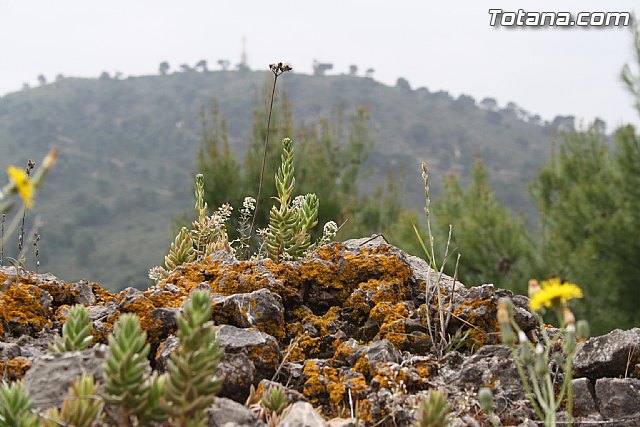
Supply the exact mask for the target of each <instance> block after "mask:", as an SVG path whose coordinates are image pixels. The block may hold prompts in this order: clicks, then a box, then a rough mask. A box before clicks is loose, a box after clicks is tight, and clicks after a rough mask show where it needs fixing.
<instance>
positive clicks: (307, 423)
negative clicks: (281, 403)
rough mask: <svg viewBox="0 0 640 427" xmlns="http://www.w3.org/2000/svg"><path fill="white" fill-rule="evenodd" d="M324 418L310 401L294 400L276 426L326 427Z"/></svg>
mask: <svg viewBox="0 0 640 427" xmlns="http://www.w3.org/2000/svg"><path fill="white" fill-rule="evenodd" d="M326 425H327V423H325V421H324V419H322V417H321V416H320V414H318V413H317V412H316V410H315V409H313V406H311V404H310V403H307V402H296V403H294V404H293V405H291V407H290V408H289V410H288V411H287V412H286V415H285V416H284V418H283V419H282V421H280V423H279V424H278V427H326Z"/></svg>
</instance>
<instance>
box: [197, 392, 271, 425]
mask: <svg viewBox="0 0 640 427" xmlns="http://www.w3.org/2000/svg"><path fill="white" fill-rule="evenodd" d="M207 415H208V426H209V427H227V426H230V425H234V426H237V427H262V426H264V423H263V422H261V421H258V417H257V416H256V414H255V413H253V412H251V411H250V410H249V409H247V408H246V407H245V406H244V405H242V404H240V403H238V402H234V401H233V400H231V399H226V398H224V397H217V398H216V400H215V401H214V402H213V404H212V405H211V406H210V407H209V408H208V409H207Z"/></svg>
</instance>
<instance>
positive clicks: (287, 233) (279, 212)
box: [264, 138, 320, 261]
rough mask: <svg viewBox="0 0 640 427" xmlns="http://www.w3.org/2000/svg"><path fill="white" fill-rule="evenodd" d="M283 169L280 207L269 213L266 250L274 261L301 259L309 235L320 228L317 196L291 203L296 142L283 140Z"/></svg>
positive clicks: (279, 175)
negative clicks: (317, 226)
mask: <svg viewBox="0 0 640 427" xmlns="http://www.w3.org/2000/svg"><path fill="white" fill-rule="evenodd" d="M282 148H283V151H282V156H281V165H280V167H279V168H278V172H277V173H276V190H277V191H278V197H276V200H277V201H278V202H279V203H280V206H279V207H276V206H273V207H272V208H271V211H270V212H269V229H268V230H267V232H266V234H265V238H264V241H265V246H266V248H267V253H268V255H269V258H271V259H272V260H274V261H280V260H282V259H298V258H301V257H303V256H304V254H305V253H306V252H307V250H308V249H309V247H310V246H311V235H310V234H309V233H308V231H309V230H310V229H311V228H313V227H315V226H316V225H317V224H318V208H319V206H320V202H319V201H318V197H317V196H316V195H315V194H307V195H305V196H303V197H298V198H296V199H295V200H292V198H291V197H292V193H293V189H294V187H295V183H296V179H295V177H294V172H295V168H294V166H293V158H294V154H293V142H292V141H291V139H289V138H284V139H283V140H282Z"/></svg>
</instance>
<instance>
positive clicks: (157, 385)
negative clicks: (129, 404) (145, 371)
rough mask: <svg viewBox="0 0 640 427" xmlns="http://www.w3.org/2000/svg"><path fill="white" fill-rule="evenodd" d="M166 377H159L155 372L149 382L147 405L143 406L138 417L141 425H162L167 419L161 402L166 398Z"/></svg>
mask: <svg viewBox="0 0 640 427" xmlns="http://www.w3.org/2000/svg"><path fill="white" fill-rule="evenodd" d="M165 381H166V377H165V376H162V375H157V374H156V373H155V372H154V373H153V374H152V375H151V378H150V380H149V388H148V390H147V399H146V404H145V405H143V407H142V411H140V412H138V414H137V417H138V421H139V422H140V425H142V426H148V425H154V424H153V423H161V422H163V421H165V420H166V419H167V416H166V414H165V413H164V410H163V409H162V405H161V404H160V400H161V399H162V396H164V383H165Z"/></svg>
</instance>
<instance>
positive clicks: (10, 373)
mask: <svg viewBox="0 0 640 427" xmlns="http://www.w3.org/2000/svg"><path fill="white" fill-rule="evenodd" d="M29 369H31V364H30V363H29V361H28V360H27V359H10V360H8V361H7V362H6V363H5V362H2V361H0V376H3V377H5V374H6V379H7V380H9V381H16V380H19V379H21V378H22V377H24V374H26V373H27V371H28V370H29Z"/></svg>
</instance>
